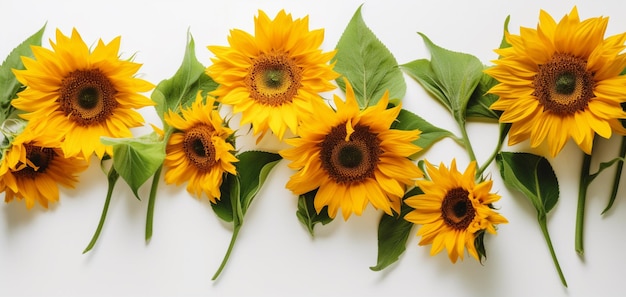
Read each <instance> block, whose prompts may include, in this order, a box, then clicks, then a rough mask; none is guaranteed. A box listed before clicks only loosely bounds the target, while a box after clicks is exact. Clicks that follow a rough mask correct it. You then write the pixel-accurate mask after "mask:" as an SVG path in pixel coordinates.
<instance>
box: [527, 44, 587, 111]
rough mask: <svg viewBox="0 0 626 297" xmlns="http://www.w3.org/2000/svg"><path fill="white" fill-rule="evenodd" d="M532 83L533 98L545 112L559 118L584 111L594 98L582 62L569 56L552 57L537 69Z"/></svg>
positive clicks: (580, 59) (585, 62) (557, 55)
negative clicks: (533, 88) (536, 99)
mask: <svg viewBox="0 0 626 297" xmlns="http://www.w3.org/2000/svg"><path fill="white" fill-rule="evenodd" d="M533 83H534V86H535V92H534V93H533V95H535V96H536V97H537V98H538V99H539V102H540V103H541V104H542V105H543V106H544V108H545V110H546V111H550V112H553V113H556V114H560V115H567V114H572V113H575V112H577V111H580V110H583V109H585V108H586V107H587V104H588V103H589V100H591V98H593V97H594V94H593V86H594V73H593V72H590V71H588V70H587V61H586V60H585V59H582V58H578V57H575V56H572V55H569V54H559V53H557V54H554V56H553V57H552V59H551V60H550V61H548V62H547V63H545V64H542V65H539V71H538V72H537V75H535V78H534V81H533Z"/></svg>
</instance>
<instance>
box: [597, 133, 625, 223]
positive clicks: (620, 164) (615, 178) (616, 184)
mask: <svg viewBox="0 0 626 297" xmlns="http://www.w3.org/2000/svg"><path fill="white" fill-rule="evenodd" d="M619 157H620V158H622V160H621V161H620V162H618V163H617V166H616V167H617V168H616V169H615V176H613V186H612V187H611V196H610V197H609V202H608V204H607V205H606V207H605V208H604V210H603V211H602V214H605V213H606V212H607V211H609V210H610V209H611V207H613V203H614V202H615V198H617V190H618V189H619V183H620V180H622V169H623V168H624V158H626V136H622V143H621V145H620V152H619Z"/></svg>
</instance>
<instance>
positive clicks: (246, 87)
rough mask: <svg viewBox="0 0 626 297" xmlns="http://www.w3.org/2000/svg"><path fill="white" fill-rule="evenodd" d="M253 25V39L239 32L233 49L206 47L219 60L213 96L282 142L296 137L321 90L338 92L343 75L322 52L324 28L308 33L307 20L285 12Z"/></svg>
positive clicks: (243, 120) (211, 72)
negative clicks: (337, 81)
mask: <svg viewBox="0 0 626 297" xmlns="http://www.w3.org/2000/svg"><path fill="white" fill-rule="evenodd" d="M254 24H255V35H254V36H252V35H250V34H248V33H246V32H244V31H241V30H236V29H235V30H232V31H231V32H230V36H229V38H228V43H229V44H230V47H225V46H209V47H208V48H209V50H210V51H212V52H213V53H214V54H215V58H213V59H212V61H213V65H211V66H209V67H208V68H207V74H208V75H210V76H211V77H212V78H213V79H214V80H215V81H216V82H217V83H218V84H219V87H218V88H217V90H215V91H214V92H213V93H212V95H214V96H217V97H218V100H219V101H220V102H222V103H225V104H231V105H233V111H234V112H235V113H239V112H241V113H242V117H241V124H247V123H252V127H253V128H254V133H255V134H257V133H261V135H264V134H265V132H267V130H268V129H270V130H271V131H272V132H273V133H275V134H276V135H277V136H278V138H279V139H282V138H283V136H284V134H285V132H286V131H287V129H289V130H290V131H291V132H293V133H296V131H297V127H298V124H299V122H300V121H301V119H302V117H304V116H307V115H308V114H310V113H311V111H312V104H311V101H321V98H320V96H319V93H320V92H325V91H330V90H332V89H334V88H335V86H334V85H333V84H331V82H330V81H331V80H333V79H335V78H337V77H338V76H339V75H338V74H337V73H336V72H334V71H333V69H332V68H333V67H332V65H329V64H328V62H329V61H330V59H331V58H332V57H333V56H334V55H335V52H334V51H332V52H327V53H322V50H321V49H319V47H320V45H321V44H322V41H323V39H324V30H322V29H318V30H314V31H309V19H308V17H305V18H304V19H296V20H292V18H291V14H286V13H285V11H282V10H281V11H280V12H279V13H278V15H276V18H275V19H274V20H270V19H269V18H268V16H267V15H266V14H265V13H264V12H263V11H259V16H258V18H255V19H254Z"/></svg>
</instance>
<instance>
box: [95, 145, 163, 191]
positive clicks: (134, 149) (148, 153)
mask: <svg viewBox="0 0 626 297" xmlns="http://www.w3.org/2000/svg"><path fill="white" fill-rule="evenodd" d="M101 141H102V143H103V144H105V145H112V146H113V166H114V167H115V170H116V171H117V172H118V173H119V175H120V176H121V177H122V178H123V179H124V180H125V181H126V183H127V184H128V185H129V186H130V188H131V189H132V190H133V193H134V194H135V196H136V197H137V198H139V194H138V192H137V191H138V190H139V187H141V185H143V184H144V183H145V182H146V180H148V178H150V177H151V176H153V175H154V173H155V172H156V171H157V169H159V167H161V165H162V164H163V160H164V159H165V142H164V141H163V140H160V139H159V136H158V135H157V134H156V133H151V134H148V135H144V136H141V137H136V138H109V137H102V140H101Z"/></svg>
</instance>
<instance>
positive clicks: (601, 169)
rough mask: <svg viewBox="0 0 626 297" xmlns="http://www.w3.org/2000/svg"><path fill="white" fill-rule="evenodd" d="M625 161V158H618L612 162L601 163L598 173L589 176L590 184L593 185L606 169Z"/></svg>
mask: <svg viewBox="0 0 626 297" xmlns="http://www.w3.org/2000/svg"><path fill="white" fill-rule="evenodd" d="M623 161H624V159H623V158H620V157H617V158H614V159H613V160H611V161H608V162H602V163H600V166H599V167H598V171H596V172H595V173H594V174H591V175H589V183H591V182H592V181H593V180H594V179H596V177H598V175H599V174H600V173H602V171H604V170H605V169H607V168H610V167H611V166H613V165H615V164H616V163H618V162H623ZM618 164H619V163H618Z"/></svg>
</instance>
